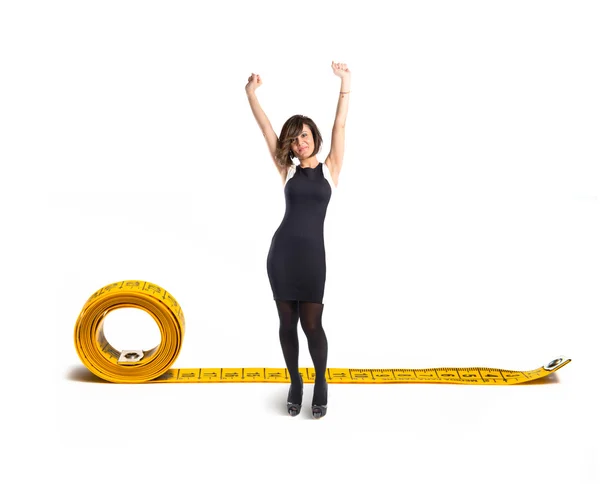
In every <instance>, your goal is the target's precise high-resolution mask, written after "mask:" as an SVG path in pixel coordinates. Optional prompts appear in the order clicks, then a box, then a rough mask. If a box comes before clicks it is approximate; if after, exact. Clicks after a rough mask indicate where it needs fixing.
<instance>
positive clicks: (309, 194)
mask: <svg viewBox="0 0 600 495" xmlns="http://www.w3.org/2000/svg"><path fill="white" fill-rule="evenodd" d="M284 194H285V215H284V217H283V221H282V222H281V225H280V226H279V228H278V229H277V231H276V232H275V234H274V235H273V239H272V240H271V247H270V249H269V254H268V256H267V273H268V274H269V282H270V284H271V290H272V291H273V299H283V300H296V301H311V302H318V303H322V302H323V293H324V291H325V275H326V261H325V241H324V239H323V226H324V223H325V215H326V213H327V206H328V205H329V200H330V199H331V185H330V184H329V182H328V181H327V179H326V178H325V176H324V175H323V164H322V163H319V164H318V165H317V166H316V167H315V168H310V167H307V168H302V167H300V165H297V166H296V171H295V173H294V175H293V177H292V178H291V179H289V180H288V181H287V183H286V184H285V187H284Z"/></svg>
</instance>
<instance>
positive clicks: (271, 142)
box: [246, 73, 282, 172]
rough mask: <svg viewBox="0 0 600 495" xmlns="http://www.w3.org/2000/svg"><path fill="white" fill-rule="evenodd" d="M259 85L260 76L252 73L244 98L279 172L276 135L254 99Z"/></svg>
mask: <svg viewBox="0 0 600 495" xmlns="http://www.w3.org/2000/svg"><path fill="white" fill-rule="evenodd" d="M261 84H262V80H261V78H260V76H259V75H258V74H254V73H253V74H252V75H251V76H250V77H249V78H248V84H247V85H246V96H247V97H248V102H249V103H250V108H251V109H252V113H253V115H254V118H255V119H256V122H257V123H258V126H259V127H260V130H261V132H262V134H263V136H264V137H265V140H266V141H267V146H268V148H269V153H270V154H271V158H272V159H273V162H274V163H275V166H276V167H277V169H278V170H279V171H280V172H281V171H282V168H281V167H280V165H279V163H278V162H277V160H276V159H275V148H276V147H277V140H278V138H277V134H275V131H274V130H273V126H272V125H271V122H269V119H268V118H267V115H266V114H265V112H264V111H263V109H262V107H261V106H260V103H259V102H258V98H257V97H256V92H255V91H256V89H257V88H258V87H259V86H260V85H261Z"/></svg>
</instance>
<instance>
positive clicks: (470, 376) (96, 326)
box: [75, 280, 571, 385]
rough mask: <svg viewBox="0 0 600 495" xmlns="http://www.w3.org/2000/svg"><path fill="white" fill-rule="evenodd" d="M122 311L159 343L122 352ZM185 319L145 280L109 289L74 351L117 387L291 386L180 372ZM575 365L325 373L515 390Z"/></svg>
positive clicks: (204, 371) (248, 374)
mask: <svg viewBox="0 0 600 495" xmlns="http://www.w3.org/2000/svg"><path fill="white" fill-rule="evenodd" d="M119 308H137V309H142V310H144V311H146V312H147V313H149V314H150V316H152V318H153V319H154V321H155V322H156V324H157V325H158V328H159V330H160V335H161V342H160V343H159V344H158V345H157V346H156V347H154V348H152V349H148V350H141V349H140V350H123V351H118V350H117V349H115V348H114V347H113V346H111V345H110V343H109V342H108V340H107V339H106V337H105V336H104V328H103V324H104V318H105V317H106V315H107V314H108V313H110V312H111V311H114V310H117V309H119ZM184 331H185V319H184V316H183V311H182V309H181V306H179V303H178V302H177V300H176V299H175V298H174V297H173V296H172V295H171V294H170V293H169V292H167V291H166V290H165V289H163V288H162V287H159V286H158V285H156V284H152V283H150V282H144V281H142V280H123V281H121V282H115V283H113V284H109V285H106V286H104V287H102V288H101V289H100V290H98V291H96V292H95V293H94V294H92V295H91V297H90V298H89V299H88V300H87V302H86V303H85V305H84V306H83V309H82V310H81V313H80V314H79V317H78V318H77V322H76V323H75V348H76V350H77V354H78V355H79V358H80V359H81V361H82V362H83V364H84V365H85V366H86V367H87V368H88V369H89V370H90V371H91V372H92V373H94V374H95V375H97V376H99V377H100V378H102V379H104V380H108V381H110V382H115V383H144V382H151V383H164V382H176V383H194V382H196V383H198V382H200V383H207V382H254V383H256V382H263V383H264V382H270V383H285V382H289V381H290V379H289V374H288V372H287V369H286V368H180V369H171V365H172V364H173V363H174V362H175V360H176V359H177V356H178V355H179V351H180V350H181V345H182V343H183V335H184ZM570 361H571V360H570V359H569V358H566V357H564V356H560V357H558V358H556V359H553V360H552V361H550V362H549V363H548V364H546V365H545V366H541V367H540V368H537V369H535V370H531V371H514V370H505V369H497V368H427V369H401V368H399V369H356V368H327V371H326V379H327V381H328V382H329V383H363V384H365V383H366V384H369V383H456V384H466V385H513V384H519V383H524V382H530V381H533V380H538V379H540V378H543V377H545V376H548V375H550V374H551V373H554V372H555V371H557V370H558V369H560V368H562V367H563V366H565V365H566V364H567V363H569V362H570ZM299 371H300V374H301V375H302V378H303V380H304V381H305V382H307V383H310V382H314V378H315V370H314V368H300V369H299Z"/></svg>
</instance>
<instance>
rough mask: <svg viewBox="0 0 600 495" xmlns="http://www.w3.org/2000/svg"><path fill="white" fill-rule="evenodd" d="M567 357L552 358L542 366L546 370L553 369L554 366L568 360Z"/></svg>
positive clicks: (556, 366)
mask: <svg viewBox="0 0 600 495" xmlns="http://www.w3.org/2000/svg"><path fill="white" fill-rule="evenodd" d="M568 360H569V358H567V357H565V356H559V357H557V358H556V359H553V360H552V361H550V362H549V363H548V364H546V365H545V366H544V369H545V370H546V371H553V370H555V369H556V368H558V367H559V366H560V365H561V364H563V363H564V362H565V361H568Z"/></svg>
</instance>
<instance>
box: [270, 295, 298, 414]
mask: <svg viewBox="0 0 600 495" xmlns="http://www.w3.org/2000/svg"><path fill="white" fill-rule="evenodd" d="M275 303H276V304H277V311H278V313H279V342H281V350H282V351H283V358H284V359H285V365H286V367H287V369H288V373H289V375H290V382H291V386H290V397H289V400H290V402H292V403H294V404H300V403H301V401H302V382H301V378H300V372H299V371H298V353H299V347H298V318H299V314H298V301H283V300H280V299H276V300H275Z"/></svg>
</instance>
